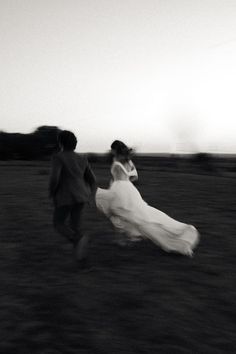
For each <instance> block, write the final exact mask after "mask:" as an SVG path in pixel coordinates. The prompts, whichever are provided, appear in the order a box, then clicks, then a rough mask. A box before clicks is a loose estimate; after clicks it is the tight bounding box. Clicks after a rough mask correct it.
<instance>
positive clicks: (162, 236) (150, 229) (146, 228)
mask: <svg viewBox="0 0 236 354" xmlns="http://www.w3.org/2000/svg"><path fill="white" fill-rule="evenodd" d="M131 164H132V163H131V162H130V164H129V165H130V166H132V168H133V169H132V170H131V171H129V170H128V169H127V168H125V167H124V165H123V164H121V163H120V162H118V161H115V162H114V163H113V164H112V167H111V174H112V176H113V179H114V181H113V182H112V184H111V186H110V188H109V189H102V188H98V190H97V193H96V205H97V208H98V209H99V210H100V211H101V212H103V213H104V214H105V215H106V216H107V217H108V218H109V219H110V221H111V222H112V224H113V225H114V226H115V227H116V229H118V230H119V231H120V232H124V233H126V234H127V236H129V237H130V238H131V239H132V238H137V237H142V238H148V239H150V240H151V241H152V242H154V243H155V244H156V245H158V246H160V247H161V248H162V249H164V250H165V251H167V252H178V253H181V254H184V255H188V256H191V255H192V253H193V249H194V247H195V246H196V245H197V243H198V241H199V233H198V231H197V230H196V228H195V227H194V226H192V225H188V224H184V223H182V222H179V221H176V220H174V219H172V218H171V217H169V216H168V215H166V214H165V213H163V212H161V211H160V210H158V209H155V208H153V207H151V206H149V205H148V204H147V203H146V202H145V201H144V200H143V199H142V196H141V195H140V193H139V191H138V190H137V188H136V187H135V186H134V185H133V183H132V182H131V181H130V178H131V177H132V176H137V171H136V169H135V168H134V165H131Z"/></svg>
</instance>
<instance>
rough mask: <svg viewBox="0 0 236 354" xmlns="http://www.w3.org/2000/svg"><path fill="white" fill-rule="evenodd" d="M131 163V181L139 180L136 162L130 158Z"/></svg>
mask: <svg viewBox="0 0 236 354" xmlns="http://www.w3.org/2000/svg"><path fill="white" fill-rule="evenodd" d="M129 165H130V167H131V171H130V172H129V179H130V181H131V182H134V181H137V180H138V172H137V170H136V167H135V165H134V163H133V162H132V161H131V160H130V161H129Z"/></svg>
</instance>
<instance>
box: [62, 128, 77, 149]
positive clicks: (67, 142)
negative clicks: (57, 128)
mask: <svg viewBox="0 0 236 354" xmlns="http://www.w3.org/2000/svg"><path fill="white" fill-rule="evenodd" d="M58 142H59V143H60V144H61V145H62V146H63V149H64V150H75V148H76V145H77V139H76V136H75V135H74V134H73V133H72V132H70V131H68V130H62V131H61V132H60V133H59V135H58Z"/></svg>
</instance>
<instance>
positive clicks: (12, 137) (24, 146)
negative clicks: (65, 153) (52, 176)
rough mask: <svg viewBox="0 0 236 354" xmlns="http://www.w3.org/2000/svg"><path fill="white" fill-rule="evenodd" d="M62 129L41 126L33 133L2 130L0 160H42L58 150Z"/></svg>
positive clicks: (0, 135)
mask: <svg viewBox="0 0 236 354" xmlns="http://www.w3.org/2000/svg"><path fill="white" fill-rule="evenodd" d="M59 132H60V129H59V128H58V127H55V126H41V127H38V128H37V129H36V130H35V131H34V132H33V133H29V134H21V133H6V132H0V160H41V159H45V158H49V157H50V156H51V155H52V154H53V153H54V152H55V151H56V150H57V136H58V133H59Z"/></svg>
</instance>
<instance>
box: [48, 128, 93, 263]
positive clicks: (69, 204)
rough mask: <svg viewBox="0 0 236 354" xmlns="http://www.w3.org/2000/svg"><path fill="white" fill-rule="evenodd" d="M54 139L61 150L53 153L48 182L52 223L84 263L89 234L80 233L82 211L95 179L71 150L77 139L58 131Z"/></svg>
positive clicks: (88, 168) (80, 157)
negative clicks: (51, 205) (57, 135)
mask: <svg viewBox="0 0 236 354" xmlns="http://www.w3.org/2000/svg"><path fill="white" fill-rule="evenodd" d="M58 143H59V145H60V148H61V151H60V152H59V153H57V154H55V155H54V156H53V159H52V171H51V177H50V183H49V196H50V197H51V198H53V202H54V207H55V208H54V215H53V223H54V227H55V229H56V230H57V231H58V232H59V233H60V234H61V235H63V236H64V237H66V238H67V239H68V240H70V241H71V242H72V243H73V244H74V246H75V251H76V257H77V259H78V262H79V264H80V265H81V267H84V266H85V265H86V259H87V253H88V242H89V236H88V235H87V234H84V233H83V212H84V208H85V205H86V204H87V203H88V202H89V200H90V198H91V196H94V195H95V192H96V179H95V176H94V173H93V172H92V170H91V168H90V166H89V163H88V160H87V158H86V157H85V156H80V155H79V154H77V153H76V152H74V150H75V148H76V145H77V139H76V137H75V135H74V134H73V133H72V132H70V131H67V130H63V131H61V132H60V134H59V137H58ZM67 220H68V221H69V225H67V224H66V222H67Z"/></svg>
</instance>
